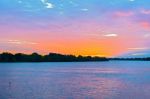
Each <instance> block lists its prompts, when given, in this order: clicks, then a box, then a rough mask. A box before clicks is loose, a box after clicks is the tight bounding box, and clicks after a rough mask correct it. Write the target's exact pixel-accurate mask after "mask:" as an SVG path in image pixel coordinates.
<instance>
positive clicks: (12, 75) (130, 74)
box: [0, 61, 150, 99]
mask: <svg viewBox="0 0 150 99" xmlns="http://www.w3.org/2000/svg"><path fill="white" fill-rule="evenodd" d="M0 99H150V62H138V61H137V62H136V61H133V62H131V61H130V62H128V61H110V62H78V63H75V62H72V63H0Z"/></svg>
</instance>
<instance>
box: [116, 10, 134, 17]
mask: <svg viewBox="0 0 150 99" xmlns="http://www.w3.org/2000/svg"><path fill="white" fill-rule="evenodd" d="M134 14H135V13H134V12H132V11H117V12H115V13H114V15H115V16H117V17H129V16H133V15H134Z"/></svg>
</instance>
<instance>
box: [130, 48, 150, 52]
mask: <svg viewBox="0 0 150 99" xmlns="http://www.w3.org/2000/svg"><path fill="white" fill-rule="evenodd" d="M148 49H150V48H148V47H135V48H128V50H136V51H137V50H148Z"/></svg>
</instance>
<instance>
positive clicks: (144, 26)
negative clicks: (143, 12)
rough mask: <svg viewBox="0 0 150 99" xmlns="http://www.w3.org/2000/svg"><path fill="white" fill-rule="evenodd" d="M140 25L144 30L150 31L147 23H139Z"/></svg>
mask: <svg viewBox="0 0 150 99" xmlns="http://www.w3.org/2000/svg"><path fill="white" fill-rule="evenodd" d="M140 25H141V26H142V27H143V28H145V29H150V23H149V22H147V21H143V22H140Z"/></svg>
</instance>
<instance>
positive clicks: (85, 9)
mask: <svg viewBox="0 0 150 99" xmlns="http://www.w3.org/2000/svg"><path fill="white" fill-rule="evenodd" d="M81 11H89V9H87V8H84V9H81Z"/></svg>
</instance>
